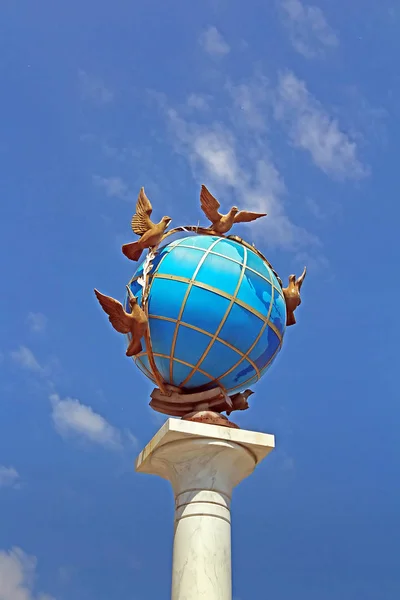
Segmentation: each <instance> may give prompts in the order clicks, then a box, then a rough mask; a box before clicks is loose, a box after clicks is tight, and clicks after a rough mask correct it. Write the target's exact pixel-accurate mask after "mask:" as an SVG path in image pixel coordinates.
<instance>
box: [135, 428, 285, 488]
mask: <svg viewBox="0 0 400 600" xmlns="http://www.w3.org/2000/svg"><path fill="white" fill-rule="evenodd" d="M274 447H275V438H274V436H273V435H270V434H266V433H258V432H255V431H247V430H244V429H230V428H228V427H220V426H218V425H208V424H205V423H195V422H192V421H182V420H180V419H168V420H167V421H166V422H165V423H164V425H163V426H162V427H161V428H160V429H159V431H158V432H157V433H156V434H155V436H154V437H153V439H152V440H151V441H150V442H149V443H148V444H147V446H146V447H145V448H144V449H143V450H142V452H141V453H140V454H139V456H138V458H137V460H136V470H137V471H138V472H140V473H148V474H152V475H159V476H160V477H163V478H164V479H168V480H169V481H170V482H171V484H172V487H173V489H174V492H175V495H177V494H180V493H183V492H184V491H186V490H188V489H191V488H192V489H193V488H197V489H200V488H201V489H202V490H212V489H218V488H217V487H215V486H216V485H217V480H218V485H219V488H220V489H218V491H220V492H222V493H224V494H228V495H229V496H230V494H231V491H232V489H233V488H234V487H235V486H236V485H238V484H239V483H240V481H242V479H244V478H246V477H248V476H249V475H250V474H251V473H252V472H253V470H254V468H255V466H256V465H257V464H258V463H259V462H260V461H261V460H263V458H265V457H266V456H267V454H269V453H270V452H271V450H273V449H274ZM213 474H214V476H213ZM217 474H218V475H217ZM221 488H222V489H221Z"/></svg>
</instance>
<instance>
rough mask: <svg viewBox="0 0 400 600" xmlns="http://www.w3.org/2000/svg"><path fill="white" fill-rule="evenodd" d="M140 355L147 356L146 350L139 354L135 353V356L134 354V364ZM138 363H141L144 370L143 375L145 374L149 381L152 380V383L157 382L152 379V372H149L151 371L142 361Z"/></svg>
mask: <svg viewBox="0 0 400 600" xmlns="http://www.w3.org/2000/svg"><path fill="white" fill-rule="evenodd" d="M142 356H147V354H146V352H144V353H141V354H140V355H139V354H137V355H136V356H134V362H135V365H136V363H137V360H138V359H139V358H141V357H142ZM140 365H141V367H142V369H143V370H144V371H146V373H145V375H147V377H148V378H149V379H151V381H153V383H157V382H156V380H155V379H154V375H153V373H151V371H149V369H148V368H147V367H146V365H144V364H143V363H142V362H141V363H140ZM138 369H140V367H138Z"/></svg>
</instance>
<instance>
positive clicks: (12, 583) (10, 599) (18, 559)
mask: <svg viewBox="0 0 400 600" xmlns="http://www.w3.org/2000/svg"><path fill="white" fill-rule="evenodd" d="M36 564H37V560H36V558H35V557H34V556H28V555H27V554H25V552H23V550H21V549H20V548H13V549H12V550H10V551H9V552H7V551H5V550H0V600H54V598H53V597H52V596H49V595H47V594H43V593H39V594H35V593H34V580H35V571H36Z"/></svg>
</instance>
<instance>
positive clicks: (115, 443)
mask: <svg viewBox="0 0 400 600" xmlns="http://www.w3.org/2000/svg"><path fill="white" fill-rule="evenodd" d="M50 401H51V404H52V408H53V410H52V418H53V423H54V426H55V428H56V430H57V431H58V433H59V434H60V435H61V436H63V437H68V436H69V435H76V436H80V437H82V438H84V439H86V440H89V441H91V442H93V443H96V444H100V445H102V446H108V447H111V448H119V447H121V435H120V432H119V431H118V430H117V429H115V428H114V427H113V426H112V425H110V423H108V421H106V419H105V418H104V417H102V416H101V415H99V414H98V413H96V412H94V410H93V409H92V408H91V407H90V406H86V405H85V404H81V403H80V402H79V400H76V399H75V398H65V399H64V400H61V398H60V397H59V396H58V394H52V395H51V396H50Z"/></svg>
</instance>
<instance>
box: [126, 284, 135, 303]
mask: <svg viewBox="0 0 400 600" xmlns="http://www.w3.org/2000/svg"><path fill="white" fill-rule="evenodd" d="M126 289H127V290H128V296H129V306H130V307H131V308H133V307H134V306H135V305H136V304H137V298H136V296H134V294H133V293H132V290H131V288H130V287H129V285H127V286H126Z"/></svg>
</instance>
